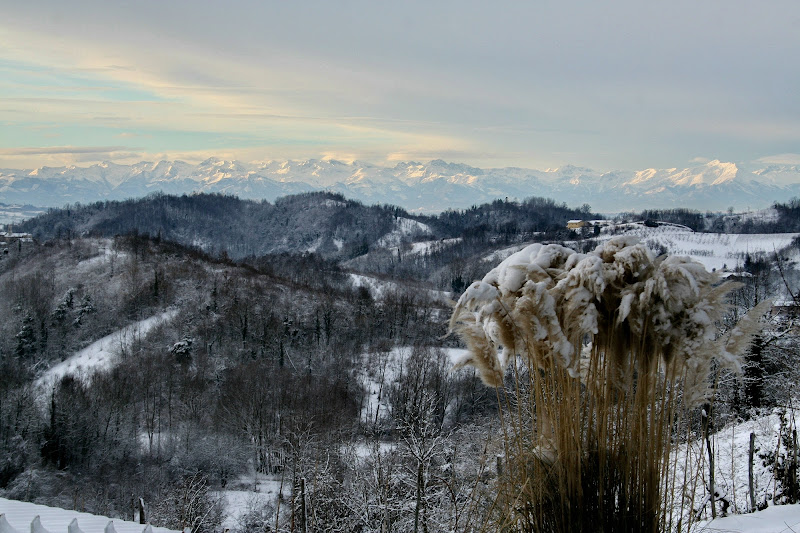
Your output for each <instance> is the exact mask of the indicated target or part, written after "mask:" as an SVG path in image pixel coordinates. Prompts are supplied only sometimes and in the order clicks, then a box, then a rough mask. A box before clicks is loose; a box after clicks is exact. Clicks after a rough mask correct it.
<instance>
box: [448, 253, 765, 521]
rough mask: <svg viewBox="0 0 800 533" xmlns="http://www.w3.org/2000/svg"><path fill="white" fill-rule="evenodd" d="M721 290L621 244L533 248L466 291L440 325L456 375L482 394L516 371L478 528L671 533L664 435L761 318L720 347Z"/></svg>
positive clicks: (703, 276)
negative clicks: (460, 351)
mask: <svg viewBox="0 0 800 533" xmlns="http://www.w3.org/2000/svg"><path fill="white" fill-rule="evenodd" d="M731 288H732V287H731V285H724V284H723V285H719V284H718V280H717V278H716V277H715V276H714V275H713V274H711V273H709V272H707V271H706V270H705V268H704V267H703V266H702V265H700V264H699V263H695V262H692V261H690V260H688V259H685V258H675V257H659V258H654V257H653V255H652V253H651V252H650V251H649V250H648V249H647V248H646V247H645V246H644V245H642V244H639V243H638V242H636V241H634V240H631V239H629V238H615V239H611V240H610V241H608V242H607V243H606V244H605V245H602V246H599V247H598V248H597V249H596V250H595V251H594V252H591V253H590V254H585V255H584V254H578V253H576V252H574V251H572V250H569V249H567V248H564V247H560V246H555V245H548V246H544V245H532V246H530V247H528V248H526V249H525V250H523V251H521V252H518V253H517V254H514V255H512V256H511V257H509V258H508V259H507V260H506V261H504V262H503V263H501V264H500V265H499V266H498V267H496V268H495V269H493V270H492V271H491V272H490V273H489V274H487V275H486V277H485V278H484V280H483V281H481V282H476V283H474V284H473V285H471V286H470V287H469V289H467V291H466V292H465V293H464V295H462V297H461V299H460V300H459V303H458V305H457V306H456V309H455V311H454V312H453V317H452V319H451V329H452V330H454V331H456V332H457V333H459V334H460V335H461V336H462V338H464V340H465V342H466V343H467V345H468V347H469V349H470V355H469V357H468V358H466V359H465V360H464V361H462V362H461V364H471V365H473V366H475V367H476V368H477V369H478V371H479V372H480V375H481V377H482V379H483V380H484V381H485V382H486V383H487V384H489V385H492V386H500V385H502V384H503V374H504V369H505V367H506V365H507V364H508V363H509V362H510V361H514V360H515V359H516V358H517V357H521V358H522V361H524V362H525V365H526V370H525V372H524V373H523V372H522V371H521V369H520V368H519V366H518V365H517V364H516V363H515V364H514V365H513V383H512V384H511V387H510V389H507V390H504V393H503V394H502V395H499V396H498V398H499V399H500V400H501V401H500V404H501V408H500V416H501V425H502V426H503V438H504V442H505V450H506V458H505V464H506V468H505V469H504V473H503V475H501V476H499V479H498V482H497V498H496V500H495V502H493V504H492V511H493V512H494V516H493V517H492V518H491V519H490V522H488V523H487V526H488V528H491V529H493V530H498V531H598V530H600V531H653V532H656V531H662V530H666V529H670V528H672V527H673V526H674V524H673V512H674V510H673V505H672V504H673V503H674V502H671V500H672V499H673V496H672V494H673V492H674V485H675V483H676V480H675V477H676V473H677V465H676V466H675V467H673V468H672V469H670V467H669V461H668V459H669V456H670V452H671V450H672V445H673V442H674V439H675V435H674V434H673V428H674V427H675V425H676V423H677V422H678V421H679V419H680V418H681V417H682V416H683V413H684V412H685V409H686V408H687V407H689V406H691V405H694V404H696V403H697V402H700V401H704V400H706V399H707V398H708V397H709V394H710V388H709V385H708V383H707V377H708V375H709V370H710V368H711V367H712V365H717V366H725V367H728V368H731V369H733V370H738V369H739V361H738V359H737V357H738V352H740V351H741V350H742V349H744V348H745V347H746V346H747V344H748V342H749V336H750V335H751V334H752V333H753V332H754V331H755V330H756V329H757V318H758V314H759V313H761V312H762V311H763V309H758V310H756V311H755V312H754V313H753V314H752V315H751V316H748V317H746V319H744V320H742V321H741V322H740V324H739V325H738V326H737V328H734V329H732V330H731V331H730V332H729V333H728V335H727V336H725V337H724V338H721V339H717V325H716V324H717V323H718V321H719V320H720V319H721V317H722V314H723V312H724V311H725V309H726V304H725V300H724V299H725V296H726V294H727V292H728V291H729V290H730V289H731ZM688 453H689V452H688V451H687V458H686V460H687V461H688V460H689V455H688ZM670 472H672V475H670ZM684 472H687V470H684ZM685 475H688V474H685ZM690 481H691V480H689V479H684V480H683V483H684V486H686V485H687V483H689V482H690ZM692 485H693V489H692V490H693V491H694V490H695V487H696V483H695V482H693V483H692ZM680 512H681V514H682V515H683V514H684V513H683V510H682V509H681V511H680ZM691 520H692V517H691V514H690V515H689V517H688V521H689V522H691ZM682 522H683V516H682V517H681V518H680V519H679V520H678V523H679V524H681V525H685V524H683V523H682ZM675 525H677V524H675ZM488 528H487V529H488Z"/></svg>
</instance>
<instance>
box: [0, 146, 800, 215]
mask: <svg viewBox="0 0 800 533" xmlns="http://www.w3.org/2000/svg"><path fill="white" fill-rule="evenodd" d="M315 190H327V191H332V192H338V193H341V194H344V195H345V196H347V197H348V198H353V199H358V200H361V201H364V202H366V203H389V204H393V205H399V206H402V207H404V208H406V209H409V210H413V211H421V212H438V211H443V210H445V209H447V208H466V207H469V206H471V205H475V204H479V203H482V202H488V201H491V200H493V199H496V198H506V197H507V198H517V199H523V198H527V197H530V196H539V197H550V198H554V199H556V200H557V201H559V202H565V203H567V204H569V205H574V206H577V205H582V204H585V203H588V204H589V205H591V207H592V210H593V211H598V212H620V211H626V210H641V209H649V208H671V207H689V208H693V209H698V210H703V211H705V210H714V211H720V210H725V209H727V208H728V207H730V206H732V207H734V208H735V209H737V210H742V209H747V208H752V209H756V208H762V207H767V206H769V205H770V204H772V203H773V202H775V201H785V200H787V199H788V198H791V197H794V196H798V195H800V165H786V164H762V163H730V162H721V161H717V160H714V161H710V162H708V163H705V164H698V165H697V166H694V167H691V168H685V169H677V168H671V169H645V170H640V171H622V170H620V171H611V172H598V171H594V170H591V169H588V168H581V167H576V166H565V167H561V168H558V169H548V170H532V169H523V168H493V169H480V168H475V167H471V166H469V165H465V164H458V163H447V162H445V161H442V160H433V161H431V162H429V163H416V162H401V163H397V164H396V165H395V166H394V167H383V166H378V165H373V164H369V163H363V162H358V161H356V162H353V163H344V162H341V161H336V160H315V159H311V160H306V161H268V162H261V163H242V162H239V161H226V160H222V159H217V158H210V159H207V160H205V161H203V162H201V163H199V164H196V165H195V164H190V163H186V162H183V161H171V162H170V161H160V162H158V163H150V162H141V163H137V164H133V165H118V164H115V163H102V164H97V165H92V166H90V167H43V168H39V169H35V170H2V169H0V203H9V204H12V203H13V204H31V205H36V206H43V207H60V206H63V205H65V204H68V203H75V202H80V203H87V202H94V201H98V200H120V199H126V198H135V197H141V196H144V195H146V194H149V193H152V192H156V191H161V192H164V193H167V194H185V193H192V192H209V193H210V192H217V193H226V194H232V195H236V196H239V197H241V198H249V199H267V200H270V201H271V200H274V199H275V198H277V197H279V196H284V195H287V194H294V193H299V192H306V191H315Z"/></svg>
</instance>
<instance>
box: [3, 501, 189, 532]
mask: <svg viewBox="0 0 800 533" xmlns="http://www.w3.org/2000/svg"><path fill="white" fill-rule="evenodd" d="M0 515H2V516H3V518H5V519H6V521H7V522H8V524H7V525H9V526H11V527H12V528H14V530H16V531H17V532H18V533H26V532H27V531H32V528H31V522H33V521H34V519H35V518H36V517H39V518H40V520H41V526H42V527H43V528H44V529H45V530H46V531H48V532H50V533H67V530H68V528H69V529H70V531H73V530H74V529H72V528H70V523H71V522H72V521H73V520H76V519H77V521H78V522H77V523H78V526H79V528H80V530H81V531H83V532H84V533H103V532H104V531H106V526H107V525H108V523H109V522H112V521H113V528H114V531H116V533H142V531H143V530H144V529H145V526H143V525H142V524H137V523H136V522H129V521H127V520H117V519H113V520H112V519H111V518H108V517H107V516H98V515H94V514H89V513H79V512H78V511H70V510H67V509H59V508H58V507H47V506H46V505H37V504H35V503H28V502H20V501H16V500H7V499H5V498H0ZM0 522H1V520H0ZM147 527H150V526H147ZM36 529H38V528H36ZM172 532H173V530H171V529H167V528H164V527H153V528H152V533H172ZM4 533H5V532H4ZM7 533H11V532H7ZM148 533H149V532H148Z"/></svg>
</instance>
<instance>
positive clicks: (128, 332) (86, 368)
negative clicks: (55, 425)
mask: <svg viewBox="0 0 800 533" xmlns="http://www.w3.org/2000/svg"><path fill="white" fill-rule="evenodd" d="M177 314H178V311H177V309H169V310H167V311H164V312H163V313H159V314H157V315H153V316H151V317H148V318H145V319H144V320H140V321H139V322H134V323H133V324H130V325H128V326H126V327H124V328H122V329H120V330H117V331H115V332H114V333H112V334H110V335H106V336H105V337H103V338H102V339H100V340H97V341H95V342H93V343H92V344H90V345H89V346H87V347H86V348H84V349H83V350H80V351H78V352H75V354H74V355H72V357H69V358H68V359H66V360H64V361H62V362H60V363H58V364H57V365H55V366H53V367H51V368H50V369H49V370H47V372H45V373H44V375H42V376H41V377H40V378H39V379H37V380H36V388H37V389H48V388H49V387H50V386H51V385H52V384H53V383H55V382H57V381H58V380H60V379H61V378H63V377H64V376H66V375H68V374H72V375H74V376H88V375H90V374H91V373H92V372H96V371H97V370H103V369H107V368H109V367H110V366H111V365H112V364H113V362H114V361H115V360H116V358H117V356H118V355H119V353H120V352H121V351H122V350H124V349H126V348H129V347H130V346H131V345H132V344H133V343H134V342H136V341H137V340H138V339H140V338H142V337H143V336H145V335H147V333H148V332H149V331H150V330H151V329H153V328H154V327H155V326H157V325H158V324H161V323H163V322H166V321H168V320H171V319H172V318H174V317H175V315H177Z"/></svg>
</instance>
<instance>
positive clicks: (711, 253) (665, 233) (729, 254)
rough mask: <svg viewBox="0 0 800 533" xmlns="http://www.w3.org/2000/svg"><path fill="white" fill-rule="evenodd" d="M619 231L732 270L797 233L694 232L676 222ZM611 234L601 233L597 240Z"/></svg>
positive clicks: (786, 243) (715, 267) (780, 246)
mask: <svg viewBox="0 0 800 533" xmlns="http://www.w3.org/2000/svg"><path fill="white" fill-rule="evenodd" d="M626 226H627V227H625V228H623V231H621V232H620V233H619V234H624V235H633V236H635V237H637V238H639V239H640V240H642V241H643V242H645V243H647V244H648V245H649V246H650V247H651V248H652V247H654V245H661V246H664V247H665V248H666V249H667V251H668V252H669V253H670V254H673V255H682V256H688V257H691V258H692V259H694V260H696V261H699V262H700V263H702V264H703V265H705V267H706V268H707V269H708V270H723V269H725V268H727V269H728V270H733V269H735V268H736V267H740V266H742V265H743V264H744V261H745V257H746V255H747V254H771V253H774V252H777V251H781V250H782V249H784V248H786V247H787V246H789V245H790V244H791V243H792V241H793V240H794V239H795V238H796V237H798V236H800V233H765V234H759V233H756V234H727V233H698V232H694V231H692V230H690V229H689V228H684V227H681V226H676V225H663V226H659V227H657V228H648V227H647V226H645V225H644V224H628V225H626ZM612 236H613V235H612V234H610V233H602V234H601V235H600V237H599V239H598V240H601V241H602V240H606V239H609V238H611V237H612Z"/></svg>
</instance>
